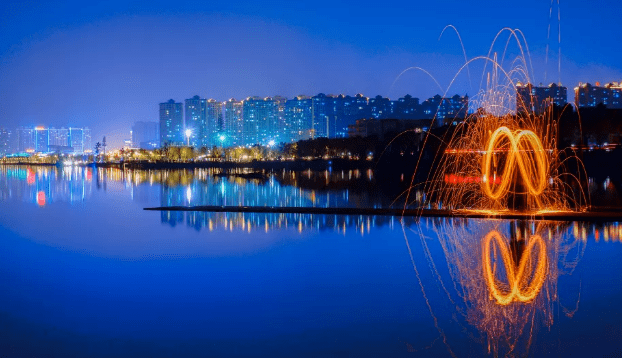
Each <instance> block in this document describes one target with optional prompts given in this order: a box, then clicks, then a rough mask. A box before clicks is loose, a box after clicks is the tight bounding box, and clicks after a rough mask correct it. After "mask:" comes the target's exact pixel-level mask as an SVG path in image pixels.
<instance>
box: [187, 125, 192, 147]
mask: <svg viewBox="0 0 622 358" xmlns="http://www.w3.org/2000/svg"><path fill="white" fill-rule="evenodd" d="M191 135H192V129H186V138H188V147H189V146H190V136H191Z"/></svg>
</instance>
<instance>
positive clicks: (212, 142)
mask: <svg viewBox="0 0 622 358" xmlns="http://www.w3.org/2000/svg"><path fill="white" fill-rule="evenodd" d="M222 111H223V104H222V102H219V101H216V100H215V99H209V100H208V101H207V127H206V131H205V135H204V140H203V146H205V147H212V146H223V145H224V140H225V139H226V135H225V134H224V123H223V122H224V119H223V113H222ZM220 138H223V139H222V140H221V139H220Z"/></svg>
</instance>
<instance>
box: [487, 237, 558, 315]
mask: <svg viewBox="0 0 622 358" xmlns="http://www.w3.org/2000/svg"><path fill="white" fill-rule="evenodd" d="M493 242H496V243H497V247H498V248H499V251H500V252H501V258H502V260H503V263H504V267H505V271H506V275H507V278H508V285H509V290H503V289H502V288H500V287H499V285H498V284H497V280H496V279H495V272H494V269H493V264H492V262H491V260H490V253H491V250H490V248H491V244H493ZM536 244H537V245H538V258H537V265H536V266H535V269H534V270H533V272H534V273H533V277H532V278H531V283H529V276H530V273H531V271H532V270H531V269H532V267H531V264H532V262H531V261H532V260H531V251H532V249H533V248H534V246H535V245H536ZM482 245H483V247H482V249H483V250H482V259H483V264H484V277H485V279H486V284H487V286H488V290H489V293H490V296H491V297H492V298H494V299H495V300H496V301H497V303H498V304H500V305H502V306H506V305H509V304H510V303H512V302H513V301H519V302H531V301H532V300H533V299H534V298H535V297H536V296H537V295H538V293H539V292H540V290H541V289H542V284H543V283H544V279H545V278H546V270H547V260H546V259H547V252H546V244H545V243H544V241H543V240H542V237H541V236H540V235H534V236H532V237H531V238H530V239H529V243H528V244H527V247H526V248H525V254H523V256H522V257H521V259H520V262H519V264H518V271H515V262H514V259H513V258H512V256H511V254H510V250H509V248H508V246H507V244H506V243H505V241H504V240H503V238H502V236H501V234H500V233H499V232H498V231H496V230H493V231H491V232H490V233H488V235H486V237H485V238H484V241H483V243H482ZM528 265H529V266H530V267H528Z"/></svg>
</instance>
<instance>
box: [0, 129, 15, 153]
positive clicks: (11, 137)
mask: <svg viewBox="0 0 622 358" xmlns="http://www.w3.org/2000/svg"><path fill="white" fill-rule="evenodd" d="M15 143H16V133H15V132H14V131H12V130H10V129H6V128H0V155H7V154H11V153H13V152H14V151H15Z"/></svg>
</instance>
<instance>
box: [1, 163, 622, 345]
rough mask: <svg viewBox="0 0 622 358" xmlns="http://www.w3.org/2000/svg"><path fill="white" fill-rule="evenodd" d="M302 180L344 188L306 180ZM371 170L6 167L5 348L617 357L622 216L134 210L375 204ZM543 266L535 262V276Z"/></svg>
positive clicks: (3, 254) (3, 190)
mask: <svg viewBox="0 0 622 358" xmlns="http://www.w3.org/2000/svg"><path fill="white" fill-rule="evenodd" d="M300 175H306V176H307V181H306V182H304V181H303V180H302V179H301V178H300ZM296 176H298V177H296ZM357 176H358V178H357ZM311 177H314V178H316V179H315V180H320V181H324V183H326V181H327V180H328V181H330V182H331V183H337V184H336V185H334V186H333V187H331V190H317V189H313V188H312V186H311V185H310V184H309V183H308V182H309V180H310V179H311ZM346 179H347V180H354V184H353V185H352V186H349V189H346V187H348V186H344V185H341V184H339V183H340V182H341V181H346ZM370 179H371V178H370V177H369V176H368V175H367V173H349V172H344V173H330V175H329V174H327V173H324V172H321V173H311V172H308V173H306V172H304V173H281V174H280V175H279V176H270V175H269V176H267V177H266V178H265V179H262V180H247V179H243V178H239V177H237V178H236V177H217V176H214V172H212V171H209V170H197V171H152V172H122V171H119V170H112V169H108V170H104V169H99V170H92V169H84V168H63V169H56V168H45V167H30V168H28V167H25V166H20V167H17V166H15V167H6V166H5V167H0V200H1V204H0V238H1V241H0V275H1V276H2V277H3V280H1V281H0V352H2V354H3V355H6V356H11V357H29V356H66V357H71V356H75V357H83V356H94V357H108V356H119V357H124V356H126V357H130V356H131V357H134V356H151V357H173V356H181V355H189V356H323V357H332V356H335V357H344V356H346V357H347V356H353V357H359V356H370V357H372V356H413V357H415V356H416V357H420V356H447V355H451V354H454V355H455V356H459V357H463V356H485V355H492V356H494V355H499V356H504V355H519V356H522V355H531V356H542V355H545V354H546V355H555V356H566V355H579V356H602V355H607V354H616V353H619V350H620V345H619V343H618V340H619V333H620V331H621V325H620V323H619V322H622V311H621V310H620V308H619V304H618V302H620V301H621V299H622V289H621V288H619V287H620V285H619V284H618V283H619V282H621V280H620V279H621V278H622V277H621V276H622V264H621V263H620V260H619V259H618V257H619V255H620V253H621V251H622V244H621V243H620V237H621V236H622V227H620V226H619V225H618V223H602V224H597V225H595V224H584V223H543V222H511V221H505V220H463V219H460V220H456V219H452V220H448V219H421V220H410V219H409V220H404V221H402V220H400V218H389V217H368V216H335V215H330V216H326V215H253V214H245V215H242V214H224V213H192V212H188V213H183V212H182V213H179V212H154V211H144V210H143V208H144V207H149V206H161V205H262V206H263V205H284V206H318V207H328V206H329V207H374V206H377V207H380V206H386V203H387V200H389V199H387V198H383V197H382V195H380V194H378V193H376V192H373V191H371V192H370V191H369V190H368V189H366V188H365V187H364V182H365V181H366V180H370ZM357 188H358V189H357ZM493 236H494V238H493ZM487 238H488V239H487ZM486 240H488V241H486ZM486 245H488V248H489V251H490V255H489V256H488V257H490V258H491V259H490V266H488V267H490V268H491V270H492V271H494V275H495V279H494V280H493V288H494V289H496V290H497V291H498V292H500V293H501V295H504V294H505V296H504V297H506V299H507V298H508V297H509V298H510V303H509V304H506V305H502V304H500V303H499V302H498V300H497V299H496V298H495V297H494V295H493V294H491V292H492V291H491V288H490V287H491V286H490V284H488V283H487V281H486V278H485V272H486V269H487V268H486V267H487V266H486V260H485V255H484V252H486V249H485V247H486ZM504 253H505V254H507V255H508V256H507V257H511V258H512V259H509V260H510V261H512V260H514V261H515V262H514V263H513V265H514V266H516V267H518V266H519V265H520V264H521V263H522V262H523V261H524V266H525V267H527V269H525V272H526V273H524V274H521V275H519V274H517V273H516V272H515V273H513V274H512V273H508V271H507V270H505V269H503V268H505V267H506V266H505V265H507V262H506V261H504V260H503V255H504ZM542 257H545V259H544V260H543V261H542V260H541V258H542ZM510 266H511V265H510ZM510 270H511V269H510ZM538 270H541V272H543V273H544V274H543V276H541V281H542V282H541V284H537V285H536V284H534V282H535V283H538V282H536V281H538V277H540V276H538V272H540V271H538ZM542 270H543V271H542ZM519 276H520V277H519ZM512 279H516V280H519V281H520V280H525V282H527V286H529V285H530V284H533V285H535V286H538V287H536V288H537V290H536V291H537V293H536V294H535V296H534V297H532V298H531V299H529V300H527V301H526V302H521V301H520V299H519V298H520V295H518V294H517V295H510V294H508V292H511V289H512V284H511V281H512ZM519 291H520V290H519ZM520 293H521V294H526V293H525V292H522V291H521V292H520Z"/></svg>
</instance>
